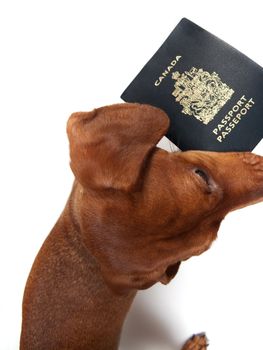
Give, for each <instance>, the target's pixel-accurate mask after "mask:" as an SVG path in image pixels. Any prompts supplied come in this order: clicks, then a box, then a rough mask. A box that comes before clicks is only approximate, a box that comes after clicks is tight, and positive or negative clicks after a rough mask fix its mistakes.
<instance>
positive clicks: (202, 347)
mask: <svg viewBox="0 0 263 350" xmlns="http://www.w3.org/2000/svg"><path fill="white" fill-rule="evenodd" d="M207 347H208V339H207V337H206V335H205V333H200V334H195V335H193V336H192V337H191V338H190V339H189V340H187V342H186V343H185V344H184V346H183V348H182V350H206V349H207Z"/></svg>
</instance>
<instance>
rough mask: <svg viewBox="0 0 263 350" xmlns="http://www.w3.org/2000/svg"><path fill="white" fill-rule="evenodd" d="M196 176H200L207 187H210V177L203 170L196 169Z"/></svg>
mask: <svg viewBox="0 0 263 350" xmlns="http://www.w3.org/2000/svg"><path fill="white" fill-rule="evenodd" d="M195 174H196V175H198V176H200V177H201V178H202V179H203V180H204V181H205V183H206V184H207V185H209V176H208V175H207V173H206V172H205V171H204V170H202V169H195Z"/></svg>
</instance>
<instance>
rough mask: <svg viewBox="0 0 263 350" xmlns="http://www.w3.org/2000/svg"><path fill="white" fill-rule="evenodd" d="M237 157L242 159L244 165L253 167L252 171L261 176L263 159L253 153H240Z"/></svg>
mask: <svg viewBox="0 0 263 350" xmlns="http://www.w3.org/2000/svg"><path fill="white" fill-rule="evenodd" d="M239 156H240V157H241V158H242V160H243V162H244V163H245V164H248V165H249V166H251V167H253V171H258V172H259V173H262V176H263V157H261V156H259V155H257V154H254V153H247V152H246V153H240V154H239Z"/></svg>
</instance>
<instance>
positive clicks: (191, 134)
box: [121, 18, 263, 151]
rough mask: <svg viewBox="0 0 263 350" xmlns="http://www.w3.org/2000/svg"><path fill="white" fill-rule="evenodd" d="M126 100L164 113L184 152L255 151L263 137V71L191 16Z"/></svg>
mask: <svg viewBox="0 0 263 350" xmlns="http://www.w3.org/2000/svg"><path fill="white" fill-rule="evenodd" d="M121 98H122V99H123V100H124V101H126V102H138V103H147V104H150V105H153V106H156V107H159V108H161V109H163V110H164V111H165V112H166V113H167V114H168V116H169V118H170V128H169V130H168V133H167V137H168V138H169V139H170V140H171V141H172V142H173V143H175V144H176V145H177V146H178V147H179V148H180V149H181V150H190V149H191V150H195V149H198V150H211V151H251V150H253V148H254V147H255V146H256V145H257V144H258V142H259V141H260V140H261V139H262V137H263V69H262V68H261V67H260V66H259V65H258V64H256V63H255V62H253V61H252V60H251V59H249V58H248V57H247V56H245V55H244V54H242V53H241V52H239V51H238V50H236V49H234V48H233V47H232V46H230V45H228V44H227V43H225V42H224V41H222V40H220V39H218V38H217V37H216V36H214V35H212V34H211V33H209V32H207V31H206V30H204V29H202V28H201V27H199V26H198V25H196V24H194V23H193V22H191V21H189V20H188V19H186V18H184V19H182V20H181V21H180V23H179V24H178V25H177V26H176V28H175V29H174V30H173V31H172V33H171V34H170V35H169V37H168V38H167V39H166V40H165V42H164V43H163V44H162V46H161V47H160V48H159V50H158V51H157V52H156V53H155V54H154V56H153V57H152V58H151V59H150V60H149V62H148V63H147V64H146V65H145V66H144V67H143V68H142V70H141V71H140V72H139V74H138V75H137V76H136V77H135V79H134V80H133V81H132V82H131V83H130V85H129V86H128V87H127V88H126V90H125V91H124V92H123V94H122V95H121Z"/></svg>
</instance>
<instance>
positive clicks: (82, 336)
mask: <svg viewBox="0 0 263 350" xmlns="http://www.w3.org/2000/svg"><path fill="white" fill-rule="evenodd" d="M70 202H71V199H70V200H69V202H68V204H67V206H66V208H65V209H64V212H63V214H62V215H61V217H60V219H59V220H58V222H57V224H56V225H55V227H54V229H53V230H52V232H51V233H50V235H49V237H48V238H47V240H46V241H45V243H44V245H43V247H42V249H41V250H40V253H39V254H38V256H37V258H36V261H35V263H34V265H33V268H32V273H31V277H30V279H29V281H28V284H27V288H26V293H25V295H26V299H24V304H25V308H24V313H27V315H24V316H26V317H25V319H27V320H29V319H31V322H30V320H29V322H28V324H29V325H30V327H32V328H33V329H28V327H27V328H26V325H25V327H24V328H23V330H22V338H21V339H22V340H21V349H28V348H29V347H30V346H31V347H32V346H33V344H34V345H35V347H34V346H33V348H39V349H40V348H41V349H42V348H43V349H44V348H52V349H53V348H57V349H58V348H67V349H78V350H79V349H93V350H106V349H107V350H116V349H117V348H118V343H119V338H120V333H121V328H122V325H123V322H124V319H125V316H126V314H127V312H128V310H129V307H130V305H131V303H132V301H133V298H134V296H135V294H136V293H135V292H131V293H129V294H126V295H118V294H115V293H114V292H113V291H112V290H111V289H110V288H109V287H108V286H107V284H106V283H105V282H104V279H103V277H102V275H101V273H100V268H99V265H98V263H97V262H96V260H95V258H94V257H93V256H92V254H91V253H90V251H89V248H88V247H87V246H86V245H84V243H83V241H82V235H81V233H80V232H79V231H78V228H77V225H76V224H75V223H74V222H73V218H72V212H71V205H70ZM47 252H48V254H47ZM54 310H55V311H54ZM49 315H54V317H53V318H52V320H50V319H49V318H50V317H49ZM62 323H63V327H62V328H63V334H62V331H61V329H59V327H60V326H61V324H62ZM45 346H46V347H45Z"/></svg>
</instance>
